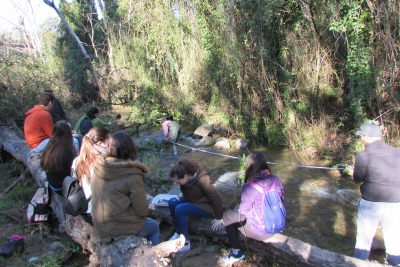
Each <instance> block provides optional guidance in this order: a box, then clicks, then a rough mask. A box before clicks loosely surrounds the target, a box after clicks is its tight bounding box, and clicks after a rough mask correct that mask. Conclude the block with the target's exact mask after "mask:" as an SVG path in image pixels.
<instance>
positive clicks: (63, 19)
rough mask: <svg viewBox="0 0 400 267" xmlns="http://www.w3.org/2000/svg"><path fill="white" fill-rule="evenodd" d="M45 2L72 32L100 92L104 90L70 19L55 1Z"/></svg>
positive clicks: (46, 0)
mask: <svg viewBox="0 0 400 267" xmlns="http://www.w3.org/2000/svg"><path fill="white" fill-rule="evenodd" d="M43 2H45V3H46V4H47V5H48V6H50V7H51V8H53V9H54V10H55V11H56V12H57V14H58V16H59V17H60V19H61V20H62V22H63V23H64V25H65V27H66V28H67V31H68V33H69V34H71V36H72V37H73V38H74V39H75V41H76V43H77V44H78V46H79V48H80V49H81V52H82V55H83V57H84V58H85V59H86V63H87V65H88V68H89V70H90V72H91V73H92V75H93V78H94V80H95V81H96V84H97V86H98V87H99V90H100V92H102V91H103V87H102V84H101V81H100V79H99V76H98V75H97V72H96V70H95V69H94V66H93V63H92V59H91V58H90V56H89V54H88V53H87V52H86V49H85V47H83V45H82V42H81V41H80V40H79V37H78V36H77V35H76V34H75V32H74V30H73V29H72V28H71V26H70V25H69V23H68V21H67V20H66V19H65V17H64V15H63V14H62V13H61V11H60V10H59V9H58V8H57V7H56V6H55V5H54V2H53V1H50V0H43Z"/></svg>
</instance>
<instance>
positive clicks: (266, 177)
mask: <svg viewBox="0 0 400 267" xmlns="http://www.w3.org/2000/svg"><path fill="white" fill-rule="evenodd" d="M274 177H276V182H275V191H276V192H277V193H278V194H279V196H280V197H281V198H282V200H283V199H284V195H283V191H284V188H283V184H282V183H281V181H280V180H279V178H278V177H277V176H275V175H272V174H270V173H269V171H268V170H264V171H261V174H260V175H259V176H256V177H255V178H254V182H255V183H257V184H258V185H260V186H261V187H264V188H269V187H271V185H272V182H273V181H274ZM262 204H263V203H262V194H261V193H260V192H258V191H257V189H255V188H254V187H253V186H251V185H250V184H249V183H246V184H244V185H243V187H242V199H241V202H240V207H239V213H240V214H243V215H245V216H246V219H247V222H248V223H250V226H251V229H252V230H253V232H254V233H255V234H258V235H269V234H268V233H267V232H265V230H264V229H263V228H262V226H261V225H260V223H259V221H258V219H257V215H258V217H259V218H260V220H262V219H263V217H262ZM253 207H254V208H253ZM255 213H257V215H256V214H255Z"/></svg>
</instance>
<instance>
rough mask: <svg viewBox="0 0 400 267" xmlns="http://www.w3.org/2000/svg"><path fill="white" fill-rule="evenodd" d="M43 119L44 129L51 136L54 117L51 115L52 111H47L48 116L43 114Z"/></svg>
mask: <svg viewBox="0 0 400 267" xmlns="http://www.w3.org/2000/svg"><path fill="white" fill-rule="evenodd" d="M42 120H43V121H42V129H43V131H44V132H45V133H46V135H47V136H48V137H49V138H50V137H51V136H52V135H53V128H54V125H53V118H52V117H51V115H50V113H47V114H46V116H43V118H42Z"/></svg>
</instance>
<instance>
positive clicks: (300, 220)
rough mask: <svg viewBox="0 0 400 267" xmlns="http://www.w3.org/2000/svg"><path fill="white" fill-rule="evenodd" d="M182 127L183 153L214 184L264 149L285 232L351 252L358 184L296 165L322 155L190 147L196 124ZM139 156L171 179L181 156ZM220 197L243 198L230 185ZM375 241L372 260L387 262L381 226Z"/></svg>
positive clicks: (228, 201)
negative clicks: (280, 194) (280, 189)
mask: <svg viewBox="0 0 400 267" xmlns="http://www.w3.org/2000/svg"><path fill="white" fill-rule="evenodd" d="M181 125H182V135H181V137H183V139H184V140H180V141H179V144H181V145H184V146H185V147H184V146H178V154H179V156H180V157H188V158H195V159H197V160H199V161H200V162H201V164H203V165H204V166H206V167H207V168H208V169H209V170H210V174H211V179H212V181H213V183H217V184H221V183H223V182H224V179H226V177H231V176H237V172H238V171H239V167H240V164H239V160H238V159H237V157H240V156H242V155H243V154H245V155H246V156H247V155H248V154H249V151H250V152H252V151H255V150H257V151H260V152H262V153H264V155H265V156H266V158H267V161H268V162H270V163H276V164H269V166H270V168H271V171H272V173H273V174H275V175H277V176H278V177H279V178H280V180H281V181H282V183H283V184H284V186H285V208H286V212H287V224H286V228H285V230H284V232H283V234H285V235H288V236H291V237H294V238H297V239H299V240H301V241H303V242H306V243H309V244H311V245H315V246H317V247H320V248H323V249H326V250H330V251H333V252H336V253H340V254H344V255H348V256H353V252H354V245H355V241H356V230H357V229H356V220H357V201H358V199H359V197H360V193H359V184H356V183H354V182H353V181H352V179H351V177H349V176H342V175H341V174H340V173H339V171H337V170H325V169H316V168H303V167H298V166H293V165H301V164H304V165H307V166H326V165H325V163H324V162H323V161H321V160H319V159H315V158H314V159H313V158H312V157H311V156H312V155H308V154H304V153H299V152H296V153H295V152H294V151H292V150H291V149H288V148H281V147H267V146H266V145H263V144H261V145H258V146H257V147H255V146H251V145H250V144H249V147H248V148H247V149H236V148H235V147H232V148H231V149H224V150H223V149H218V148H214V147H212V146H211V147H200V148H196V149H190V148H188V147H193V142H194V140H192V139H191V137H189V136H188V134H189V133H192V132H193V131H194V130H195V129H196V127H197V126H194V125H183V123H181ZM160 130H161V126H160V128H157V129H148V130H146V131H144V132H141V133H140V136H139V137H133V138H134V140H135V139H136V138H139V139H140V138H141V137H143V136H149V135H151V134H153V133H154V132H157V131H160ZM247 141H248V142H249V140H247ZM249 143H250V142H249ZM197 149H199V150H197ZM200 150H204V151H208V152H211V153H215V154H211V153H207V152H203V151H200ZM223 155H226V156H223ZM227 156H230V157H227ZM140 157H141V158H140V160H141V161H142V162H143V163H145V164H147V165H148V166H149V167H150V169H151V172H150V176H152V177H151V178H152V179H163V180H168V179H169V171H170V169H171V167H172V166H173V165H174V164H176V163H177V160H178V159H177V158H174V157H173V156H172V151H171V150H170V149H168V148H166V149H164V150H162V151H160V152H158V153H154V151H153V152H152V151H150V150H149V151H144V152H141V155H140ZM231 157H236V158H231ZM310 158H311V159H310ZM305 159H307V160H305ZM231 181H232V179H231ZM172 187H174V185H172V183H168V184H166V185H163V186H161V187H159V188H157V190H156V191H155V193H156V194H165V193H167V192H168V191H169V190H170V189H171V188H172ZM154 196H155V195H154ZM221 197H222V200H223V204H224V206H225V207H228V208H233V207H234V206H235V205H236V204H238V203H239V202H240V186H239V187H238V188H236V190H234V191H232V188H231V189H230V191H222V193H221ZM375 239H376V241H375V242H374V244H373V247H377V248H381V249H375V250H373V251H371V255H370V259H371V260H376V261H378V262H380V263H384V258H385V253H384V250H383V249H382V248H384V246H383V244H384V243H383V236H382V232H381V229H380V227H379V228H378V230H377V234H376V236H375Z"/></svg>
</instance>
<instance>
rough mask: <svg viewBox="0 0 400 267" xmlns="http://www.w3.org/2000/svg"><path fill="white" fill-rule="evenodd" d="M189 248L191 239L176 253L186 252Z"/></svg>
mask: <svg viewBox="0 0 400 267" xmlns="http://www.w3.org/2000/svg"><path fill="white" fill-rule="evenodd" d="M189 250H190V241H188V243H187V245H184V246H183V247H181V249H179V250H178V251H176V253H179V252H185V251H189Z"/></svg>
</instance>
